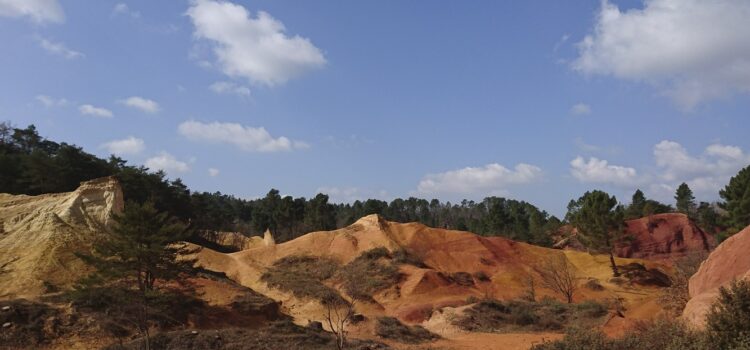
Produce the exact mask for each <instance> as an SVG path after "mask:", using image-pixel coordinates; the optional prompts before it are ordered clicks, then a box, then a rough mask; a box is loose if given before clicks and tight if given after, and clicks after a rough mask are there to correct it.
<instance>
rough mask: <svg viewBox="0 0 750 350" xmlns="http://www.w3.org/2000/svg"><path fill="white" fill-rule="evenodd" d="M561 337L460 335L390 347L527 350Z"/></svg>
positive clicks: (537, 334) (551, 335) (441, 349)
mask: <svg viewBox="0 0 750 350" xmlns="http://www.w3.org/2000/svg"><path fill="white" fill-rule="evenodd" d="M562 337H563V335H562V334H559V333H503V334H497V333H462V334H456V335H454V336H452V337H451V338H449V339H447V338H446V339H441V340H438V341H436V342H434V343H429V344H424V345H420V346H414V345H411V346H404V345H398V344H390V345H392V346H394V347H395V348H396V349H404V350H417V349H425V350H426V349H435V350H437V349H440V350H528V349H529V348H530V347H531V346H532V345H535V344H540V343H542V342H544V341H550V340H557V339H562Z"/></svg>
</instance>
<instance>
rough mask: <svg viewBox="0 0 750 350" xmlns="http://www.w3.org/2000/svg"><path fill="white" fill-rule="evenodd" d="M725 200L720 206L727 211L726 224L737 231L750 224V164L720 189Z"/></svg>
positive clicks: (720, 194) (732, 231) (720, 193)
mask: <svg viewBox="0 0 750 350" xmlns="http://www.w3.org/2000/svg"><path fill="white" fill-rule="evenodd" d="M719 196H721V198H722V199H723V200H724V202H722V203H719V207H721V208H722V209H724V210H726V211H727V216H726V218H725V219H724V221H725V225H726V226H727V227H728V228H729V229H730V230H731V232H730V233H735V232H738V231H740V230H742V229H743V228H745V227H746V226H748V225H750V166H748V167H746V168H744V169H742V170H740V171H739V173H737V175H735V176H734V177H732V178H731V179H730V180H729V184H727V186H726V187H724V189H723V190H721V191H719Z"/></svg>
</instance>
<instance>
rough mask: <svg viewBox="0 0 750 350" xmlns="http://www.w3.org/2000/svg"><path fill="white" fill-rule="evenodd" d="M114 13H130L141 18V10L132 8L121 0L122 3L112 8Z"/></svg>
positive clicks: (129, 14)
mask: <svg viewBox="0 0 750 350" xmlns="http://www.w3.org/2000/svg"><path fill="white" fill-rule="evenodd" d="M112 14H113V15H128V16H131V17H133V18H140V17H141V13H140V12H138V11H133V10H131V9H130V7H128V4H126V3H124V2H120V3H117V4H115V7H114V8H112Z"/></svg>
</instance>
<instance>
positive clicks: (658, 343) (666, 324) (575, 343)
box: [532, 320, 725, 350]
mask: <svg viewBox="0 0 750 350" xmlns="http://www.w3.org/2000/svg"><path fill="white" fill-rule="evenodd" d="M582 349H586V350H706V349H725V348H719V347H713V346H708V343H706V341H705V337H704V336H703V334H702V333H700V332H696V331H694V330H691V329H690V328H689V327H688V326H686V325H685V324H684V323H682V322H679V321H673V320H656V321H651V322H640V323H637V324H636V325H635V327H633V328H632V329H631V330H629V331H628V332H627V333H626V334H625V335H624V336H622V337H620V338H615V339H610V338H608V337H607V336H606V335H604V333H602V332H601V331H600V330H598V329H596V328H590V327H589V328H587V327H573V328H570V329H568V330H567V332H566V333H565V337H564V338H563V339H562V340H558V341H554V342H546V343H544V344H540V345H536V346H533V347H532V350H582Z"/></svg>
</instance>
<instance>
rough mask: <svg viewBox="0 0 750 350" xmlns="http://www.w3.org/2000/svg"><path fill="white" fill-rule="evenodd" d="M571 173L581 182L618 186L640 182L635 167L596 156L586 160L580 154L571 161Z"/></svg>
mask: <svg viewBox="0 0 750 350" xmlns="http://www.w3.org/2000/svg"><path fill="white" fill-rule="evenodd" d="M570 174H571V175H573V177H575V178H576V179H578V180H579V181H581V182H590V183H608V184H613V185H617V186H630V185H633V184H635V183H636V182H638V172H637V171H636V170H635V169H634V168H629V167H624V166H619V165H610V164H608V162H607V161H606V160H604V159H598V158H595V157H591V158H589V160H588V161H586V160H584V159H583V157H580V156H578V157H576V158H575V159H573V160H572V161H570Z"/></svg>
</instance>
